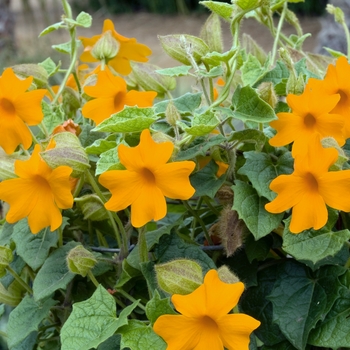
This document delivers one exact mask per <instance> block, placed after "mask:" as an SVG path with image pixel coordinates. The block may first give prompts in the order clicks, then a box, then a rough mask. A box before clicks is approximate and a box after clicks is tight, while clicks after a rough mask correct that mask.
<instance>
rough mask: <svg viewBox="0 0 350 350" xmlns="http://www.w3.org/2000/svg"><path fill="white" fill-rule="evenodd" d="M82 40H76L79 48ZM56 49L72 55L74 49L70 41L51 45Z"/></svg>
mask: <svg viewBox="0 0 350 350" xmlns="http://www.w3.org/2000/svg"><path fill="white" fill-rule="evenodd" d="M80 43H81V42H80V40H75V45H76V47H77V48H78V47H79V46H80ZM51 47H52V48H53V49H54V50H56V51H58V52H60V53H65V54H68V55H70V54H71V51H72V47H71V42H70V41H68V42H66V43H63V44H58V45H52V46H51Z"/></svg>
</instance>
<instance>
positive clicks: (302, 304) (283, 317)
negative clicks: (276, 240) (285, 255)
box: [267, 259, 349, 350]
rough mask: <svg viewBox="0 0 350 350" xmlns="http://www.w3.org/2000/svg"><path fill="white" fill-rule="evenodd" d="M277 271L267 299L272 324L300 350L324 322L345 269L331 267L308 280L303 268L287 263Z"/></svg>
mask: <svg viewBox="0 0 350 350" xmlns="http://www.w3.org/2000/svg"><path fill="white" fill-rule="evenodd" d="M280 268H281V269H282V270H280V272H279V273H278V279H277V281H276V283H275V284H274V287H273V290H272V292H271V294H270V295H269V296H268V297H267V299H269V300H270V301H271V302H272V304H273V320H274V322H275V323H276V324H277V325H278V326H279V327H280V329H281V331H282V333H283V334H284V335H285V336H286V338H287V339H288V340H289V341H290V342H291V343H292V344H293V345H294V346H295V347H296V348H297V349H299V350H303V349H305V346H306V343H307V339H308V336H309V333H310V331H311V330H312V329H313V328H314V327H315V326H316V324H317V322H318V321H320V320H323V319H324V317H325V315H326V314H327V313H328V312H329V310H330V308H331V306H332V305H333V303H334V300H335V299H336V298H337V297H338V292H337V290H336V289H337V288H335V287H336V285H337V279H338V276H339V275H340V274H343V273H344V272H345V269H344V268H341V267H340V268H339V267H335V266H331V267H329V268H326V269H322V270H319V271H318V273H317V274H315V276H310V270H309V269H308V268H307V267H306V266H304V265H302V264H300V263H297V262H296V261H294V260H291V259H289V260H288V261H286V262H285V263H284V264H283V265H281V266H280ZM318 327H319V326H318ZM348 344H349V343H348ZM322 346H325V344H323V345H322ZM339 346H341V344H339V343H338V344H337V347H339Z"/></svg>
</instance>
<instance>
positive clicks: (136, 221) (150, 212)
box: [131, 184, 167, 227]
mask: <svg viewBox="0 0 350 350" xmlns="http://www.w3.org/2000/svg"><path fill="white" fill-rule="evenodd" d="M166 212H167V207H166V201H165V197H164V195H163V193H162V192H161V190H160V189H159V188H158V187H156V186H154V185H153V186H152V185H149V184H144V185H143V187H142V189H140V192H139V195H138V197H137V198H136V199H135V200H134V201H133V203H131V224H132V225H133V226H134V227H142V226H143V225H145V224H147V223H148V222H150V221H151V220H156V221H157V220H160V219H163V218H164V216H165V215H166Z"/></svg>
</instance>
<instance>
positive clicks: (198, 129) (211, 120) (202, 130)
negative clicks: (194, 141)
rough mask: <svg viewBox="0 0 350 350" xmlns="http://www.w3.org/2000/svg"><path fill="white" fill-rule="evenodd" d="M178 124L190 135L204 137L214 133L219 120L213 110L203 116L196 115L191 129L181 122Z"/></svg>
mask: <svg viewBox="0 0 350 350" xmlns="http://www.w3.org/2000/svg"><path fill="white" fill-rule="evenodd" d="M177 124H178V125H179V126H180V127H181V128H182V129H183V130H184V131H186V132H187V133H188V134H190V135H193V136H203V135H206V134H209V133H210V132H211V131H213V130H214V129H215V128H216V126H217V125H218V124H219V120H218V118H217V117H216V116H215V113H214V112H213V111H212V110H207V111H206V112H204V113H202V114H197V113H195V114H194V117H193V119H192V123H191V126H190V127H189V126H187V125H186V124H185V123H183V122H180V121H178V122H177Z"/></svg>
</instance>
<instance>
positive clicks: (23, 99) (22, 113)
mask: <svg viewBox="0 0 350 350" xmlns="http://www.w3.org/2000/svg"><path fill="white" fill-rule="evenodd" d="M46 92H47V90H45V89H40V90H35V91H29V92H26V93H24V94H21V95H19V96H18V97H17V98H16V100H15V101H14V105H15V108H16V114H17V115H18V116H19V117H20V118H21V119H22V120H23V121H24V122H25V123H27V124H28V125H38V124H40V123H41V121H42V120H43V117H44V114H43V112H42V109H41V100H42V99H43V98H44V96H45V94H46Z"/></svg>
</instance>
